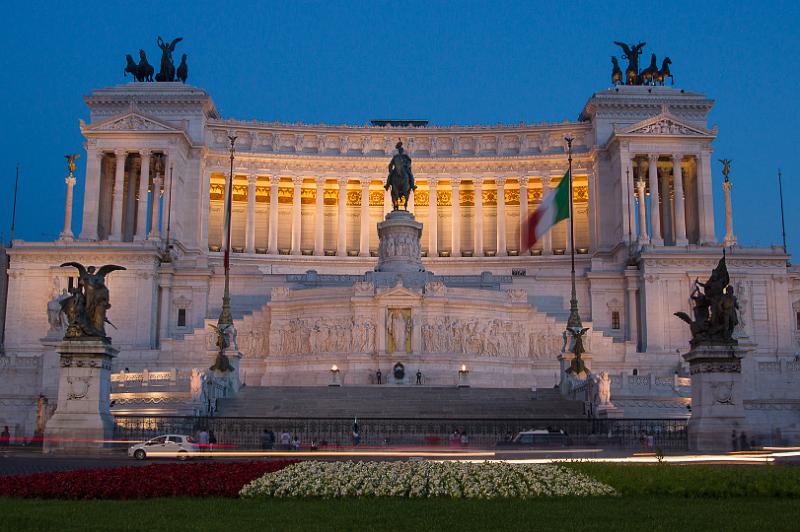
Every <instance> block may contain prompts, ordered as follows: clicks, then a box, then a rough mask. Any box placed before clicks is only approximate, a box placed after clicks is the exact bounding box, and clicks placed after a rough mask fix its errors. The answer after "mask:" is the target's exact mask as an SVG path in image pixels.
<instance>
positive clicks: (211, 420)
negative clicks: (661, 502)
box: [114, 415, 688, 450]
mask: <svg viewBox="0 0 800 532" xmlns="http://www.w3.org/2000/svg"><path fill="white" fill-rule="evenodd" d="M114 419H115V426H114V439H115V440H118V441H126V442H132V441H143V440H147V439H150V438H152V437H154V436H157V435H159V434H165V433H177V434H189V435H193V434H196V433H198V432H199V431H200V430H202V429H206V430H209V431H213V433H214V436H215V437H216V439H217V442H218V443H220V444H225V445H229V446H231V447H233V448H238V449H257V448H259V447H260V446H261V439H262V436H263V433H264V431H265V430H270V431H274V432H275V433H276V434H280V433H282V432H288V433H289V434H290V435H292V437H294V436H298V437H299V438H300V440H301V444H302V445H303V446H308V445H309V444H310V443H311V442H312V441H313V442H316V443H317V444H319V445H321V446H329V447H344V446H350V445H353V437H352V426H353V419H352V418H254V417H192V416H133V415H130V416H129V415H119V416H115V418H114ZM358 425H359V431H360V436H361V445H364V446H386V445H392V446H394V445H428V446H446V445H448V441H449V440H448V438H449V436H450V435H451V434H452V433H453V431H456V430H457V431H459V432H466V434H467V436H468V438H469V444H470V446H476V447H482V448H493V447H494V446H496V445H497V444H498V443H501V442H505V441H508V440H510V439H511V438H512V437H513V436H514V435H516V434H517V433H518V432H520V431H523V430H530V429H544V428H549V429H551V430H563V431H564V432H565V433H566V435H567V441H568V444H569V445H572V446H598V447H618V448H637V447H641V446H643V444H645V443H646V442H647V438H648V437H651V438H652V445H653V447H654V448H661V449H664V450H684V449H687V448H688V439H687V422H686V420H681V419H586V418H578V419H549V420H548V419H389V418H363V419H362V418H359V419H358Z"/></svg>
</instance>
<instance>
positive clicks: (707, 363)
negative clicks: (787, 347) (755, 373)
mask: <svg viewBox="0 0 800 532" xmlns="http://www.w3.org/2000/svg"><path fill="white" fill-rule="evenodd" d="M749 351H750V349H749V348H747V347H744V346H737V345H731V344H709V345H703V344H701V345H697V346H695V347H693V348H692V350H691V351H689V352H688V353H686V354H685V355H683V358H684V360H686V361H687V362H688V363H689V372H690V374H691V376H692V417H691V418H690V419H689V449H691V450H693V451H695V450H702V451H705V450H714V451H722V450H725V451H727V450H730V445H731V431H733V430H736V431H737V432H741V431H742V429H743V428H744V424H745V416H744V405H743V402H742V401H743V395H744V393H743V392H744V388H743V385H742V357H744V355H745V354H747V353H748V352H749Z"/></svg>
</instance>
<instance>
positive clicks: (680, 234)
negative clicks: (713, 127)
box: [672, 153, 689, 246]
mask: <svg viewBox="0 0 800 532" xmlns="http://www.w3.org/2000/svg"><path fill="white" fill-rule="evenodd" d="M682 160H683V154H681V153H675V154H673V155H672V181H673V184H672V187H673V189H674V190H675V245H676V246H686V245H688V244H689V239H687V238H686V203H685V199H684V197H683V169H682V168H681V161H682Z"/></svg>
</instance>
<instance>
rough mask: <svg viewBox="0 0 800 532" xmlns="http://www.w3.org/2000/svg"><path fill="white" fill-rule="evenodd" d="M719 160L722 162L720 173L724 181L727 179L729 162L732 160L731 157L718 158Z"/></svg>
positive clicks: (729, 168)
mask: <svg viewBox="0 0 800 532" xmlns="http://www.w3.org/2000/svg"><path fill="white" fill-rule="evenodd" d="M719 162H721V163H722V175H723V176H725V182H726V183H727V182H728V181H729V179H728V175H730V173H731V163H732V162H733V160H732V159H720V160H719Z"/></svg>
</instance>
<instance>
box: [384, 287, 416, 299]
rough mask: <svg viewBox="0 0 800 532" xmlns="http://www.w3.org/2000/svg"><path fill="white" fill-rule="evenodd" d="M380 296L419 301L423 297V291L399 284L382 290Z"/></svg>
mask: <svg viewBox="0 0 800 532" xmlns="http://www.w3.org/2000/svg"><path fill="white" fill-rule="evenodd" d="M378 298H379V299H381V300H387V299H388V300H398V301H418V300H419V299H421V298H422V293H421V292H420V291H419V290H413V289H410V288H406V287H405V286H401V285H399V284H398V285H397V286H393V287H392V288H387V289H385V291H380V292H379V293H378Z"/></svg>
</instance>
